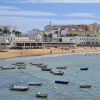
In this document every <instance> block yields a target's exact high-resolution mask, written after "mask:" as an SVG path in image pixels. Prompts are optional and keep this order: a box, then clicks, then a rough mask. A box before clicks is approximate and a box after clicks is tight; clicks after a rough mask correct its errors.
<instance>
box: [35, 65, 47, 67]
mask: <svg viewBox="0 0 100 100" xmlns="http://www.w3.org/2000/svg"><path fill="white" fill-rule="evenodd" d="M47 66H48V65H37V67H40V68H47Z"/></svg>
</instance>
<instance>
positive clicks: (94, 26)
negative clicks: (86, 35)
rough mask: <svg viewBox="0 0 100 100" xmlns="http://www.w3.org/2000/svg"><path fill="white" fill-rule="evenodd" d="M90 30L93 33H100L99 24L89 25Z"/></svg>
mask: <svg viewBox="0 0 100 100" xmlns="http://www.w3.org/2000/svg"><path fill="white" fill-rule="evenodd" d="M89 30H90V31H93V32H97V31H98V25H97V23H94V24H89Z"/></svg>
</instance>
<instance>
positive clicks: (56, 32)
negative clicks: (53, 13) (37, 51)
mask: <svg viewBox="0 0 100 100" xmlns="http://www.w3.org/2000/svg"><path fill="white" fill-rule="evenodd" d="M54 34H57V41H58V31H55V33H54Z"/></svg>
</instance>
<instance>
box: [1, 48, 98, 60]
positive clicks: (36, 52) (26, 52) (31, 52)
mask: <svg viewBox="0 0 100 100" xmlns="http://www.w3.org/2000/svg"><path fill="white" fill-rule="evenodd" d="M75 52H100V47H92V48H91V47H76V48H74V49H72V48H70V49H68V48H43V49H21V50H9V51H7V52H0V59H4V58H11V57H21V56H40V55H48V54H59V53H75Z"/></svg>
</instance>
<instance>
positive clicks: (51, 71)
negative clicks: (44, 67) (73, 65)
mask: <svg viewBox="0 0 100 100" xmlns="http://www.w3.org/2000/svg"><path fill="white" fill-rule="evenodd" d="M53 72H61V70H60V71H55V70H50V73H53Z"/></svg>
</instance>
